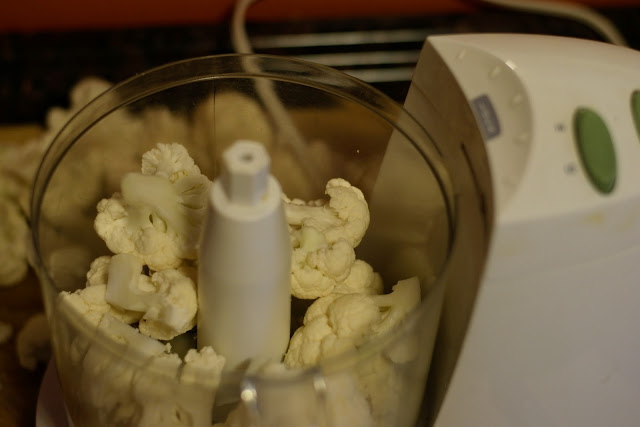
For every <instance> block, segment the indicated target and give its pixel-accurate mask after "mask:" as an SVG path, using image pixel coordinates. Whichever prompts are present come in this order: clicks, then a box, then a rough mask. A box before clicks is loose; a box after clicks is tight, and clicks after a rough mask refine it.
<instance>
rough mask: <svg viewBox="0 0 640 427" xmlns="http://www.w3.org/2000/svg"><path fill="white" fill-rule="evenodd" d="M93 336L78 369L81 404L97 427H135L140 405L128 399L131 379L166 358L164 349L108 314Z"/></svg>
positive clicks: (159, 344)
mask: <svg viewBox="0 0 640 427" xmlns="http://www.w3.org/2000/svg"><path fill="white" fill-rule="evenodd" d="M93 288H95V286H93V287H91V288H87V289H93ZM96 332H97V336H96V340H95V341H96V342H94V343H92V345H90V346H89V347H88V349H87V351H86V354H85V355H84V357H83V358H82V361H81V368H80V369H79V381H78V384H79V388H80V390H81V391H82V393H83V399H84V402H85V404H87V405H90V408H91V413H92V417H95V419H96V420H97V421H98V422H99V423H100V425H114V424H116V425H123V424H126V425H132V424H133V425H135V420H136V418H138V417H139V413H140V404H139V402H137V401H136V400H135V399H133V396H132V385H133V378H134V375H135V374H136V372H139V371H141V372H145V370H146V369H147V367H148V362H149V361H151V360H154V359H155V358H157V357H159V356H161V355H163V354H166V350H167V348H166V347H165V346H164V345H163V344H162V343H160V342H159V341H157V340H155V339H153V338H149V337H146V336H144V335H142V334H140V333H139V331H138V330H137V329H135V328H133V327H132V326H129V325H127V324H126V323H124V322H122V321H121V320H120V319H117V318H115V317H113V316H111V315H110V314H105V315H104V316H103V317H102V318H101V320H100V322H99V323H98V325H97V328H96ZM105 344H107V346H106V347H105ZM132 360H135V361H136V363H137V364H139V365H138V366H140V367H137V366H136V364H134V363H132Z"/></svg>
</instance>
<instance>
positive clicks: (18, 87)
mask: <svg viewBox="0 0 640 427" xmlns="http://www.w3.org/2000/svg"><path fill="white" fill-rule="evenodd" d="M602 13H603V14H604V15H606V16H608V17H609V18H610V19H611V20H612V21H613V22H614V23H615V24H616V25H617V26H618V28H619V29H620V31H621V32H622V33H623V34H624V35H625V37H626V38H627V40H628V42H629V44H630V46H632V47H640V27H639V26H638V25H637V22H638V21H639V20H640V9H639V8H622V9H607V10H603V11H602ZM247 31H248V34H249V37H250V40H251V43H252V46H253V48H254V50H255V51H256V52H257V53H266V54H274V55H286V56H291V57H295V58H300V59H305V60H310V61H314V62H318V63H321V64H324V65H328V66H331V67H334V68H336V69H339V70H342V71H344V72H346V73H348V74H351V75H352V76H355V77H357V78H359V79H362V80H364V81H366V82H368V83H370V84H372V85H373V86H375V87H377V88H378V89H380V90H382V91H383V92H385V93H386V94H387V95H389V96H390V97H391V98H393V99H395V100H397V101H399V102H402V101H403V100H404V98H405V96H406V92H407V90H408V87H409V82H410V80H411V76H412V73H413V69H414V67H415V63H416V61H417V58H418V54H419V52H420V49H421V47H422V44H423V42H424V39H425V38H426V37H427V36H428V35H431V34H443V33H468V32H522V33H541V34H551V35H563V36H571V37H580V38H588V39H596V40H597V39H599V36H598V34H596V33H595V32H593V31H592V30H591V29H590V28H587V27H586V26H584V25H582V24H580V23H577V22H573V21H571V20H567V19H562V18H552V17H549V16H538V15H532V14H525V13H517V12H509V11H502V10H491V9H488V10H486V11H482V12H478V13H470V14H456V15H444V16H440V15H439V16H423V17H384V18H383V17H380V18H367V19H348V20H346V19H335V20H330V21H312V22H305V21H299V22H286V23H252V24H249V25H248V28H247ZM232 51H233V49H232V47H231V42H230V40H229V27H228V25H227V24H216V25H209V26H202V25H200V26H188V27H170V28H143V29H118V30H100V31H82V32H56V33H34V34H0V97H1V99H2V103H0V123H28V122H37V123H42V122H43V121H44V114H45V112H46V110H47V109H48V108H49V107H51V106H53V105H62V106H64V105H67V103H68V100H67V96H68V93H69V90H70V88H71V86H73V84H75V83H76V82H77V81H78V80H79V79H80V78H82V77H84V76H89V75H91V76H99V77H103V78H105V79H107V80H109V81H113V82H118V81H121V80H124V79H126V78H128V77H131V76H133V75H135V74H137V73H139V72H142V71H144V70H147V69H149V68H152V67H155V66H158V65H162V64H165V63H168V62H172V61H176V60H181V59H186V58H190V57H195V56H203V55H211V54H221V53H230V52H232Z"/></svg>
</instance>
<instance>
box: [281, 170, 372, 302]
mask: <svg viewBox="0 0 640 427" xmlns="http://www.w3.org/2000/svg"><path fill="white" fill-rule="evenodd" d="M326 194H328V195H329V196H330V199H329V201H328V202H325V201H323V200H315V201H311V202H309V203H306V204H305V203H304V202H302V201H301V200H298V199H294V200H290V199H288V198H286V197H285V198H284V200H285V213H286V218H287V223H288V224H289V233H290V236H291V244H292V247H293V251H292V262H291V265H292V268H291V293H292V295H293V296H295V297H296V298H301V299H314V298H319V297H323V296H326V295H329V294H330V293H331V292H333V291H334V289H335V288H336V287H338V288H339V289H340V290H339V292H340V293H350V292H365V293H376V292H379V291H378V289H379V287H380V286H379V285H380V282H379V281H378V280H377V279H376V277H375V276H374V275H373V274H374V273H373V271H371V274H369V275H368V276H367V274H364V273H367V272H366V271H364V270H363V267H364V266H363V265H361V263H359V265H358V270H357V271H356V272H354V274H353V275H351V268H352V266H353V265H354V262H355V261H356V255H355V251H354V248H355V247H356V246H357V245H358V244H359V243H360V241H361V240H362V237H363V236H364V233H365V231H366V229H367V227H368V225H369V210H368V206H367V202H366V201H365V199H364V195H363V194H362V192H361V191H360V190H359V189H357V188H356V187H353V186H352V185H351V184H349V183H348V182H347V181H345V180H344V179H340V178H336V179H332V180H330V181H329V182H328V183H327V186H326ZM345 281H347V283H344V282H345Z"/></svg>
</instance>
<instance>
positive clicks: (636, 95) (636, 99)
mask: <svg viewBox="0 0 640 427" xmlns="http://www.w3.org/2000/svg"><path fill="white" fill-rule="evenodd" d="M631 115H632V116H633V121H634V122H635V124H636V131H638V137H639V138H640V90H636V91H635V92H633V95H631Z"/></svg>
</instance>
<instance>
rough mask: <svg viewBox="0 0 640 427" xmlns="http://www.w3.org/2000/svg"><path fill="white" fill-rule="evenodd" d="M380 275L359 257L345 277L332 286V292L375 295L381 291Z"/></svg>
mask: <svg viewBox="0 0 640 427" xmlns="http://www.w3.org/2000/svg"><path fill="white" fill-rule="evenodd" d="M383 288H384V286H383V283H382V277H380V274H378V273H376V272H375V271H373V267H371V265H369V264H368V263H366V262H365V261H363V260H361V259H357V260H355V262H354V263H353V265H351V270H350V272H349V275H348V276H347V278H346V279H345V280H344V281H343V282H341V283H338V284H337V285H336V287H335V288H333V291H332V292H333V293H334V294H368V295H377V294H381V293H382V291H383Z"/></svg>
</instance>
